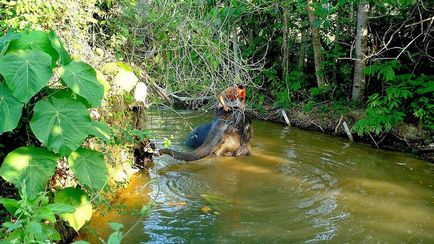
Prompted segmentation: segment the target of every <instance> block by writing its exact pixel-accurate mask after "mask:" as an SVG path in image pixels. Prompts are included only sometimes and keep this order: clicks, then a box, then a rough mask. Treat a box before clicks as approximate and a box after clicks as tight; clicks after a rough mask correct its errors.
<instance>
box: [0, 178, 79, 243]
mask: <svg viewBox="0 0 434 244" xmlns="http://www.w3.org/2000/svg"><path fill="white" fill-rule="evenodd" d="M20 184H21V187H20V191H19V193H20V196H21V199H20V200H16V199H11V198H1V199H0V204H2V205H3V206H4V207H5V208H6V210H7V211H8V212H9V213H10V215H11V216H12V219H11V220H10V221H6V222H4V223H3V224H2V227H1V233H3V234H0V237H1V235H6V241H7V242H9V243H14V242H15V243H33V242H39V243H42V242H45V241H46V240H54V241H59V240H60V239H61V237H60V234H59V232H57V230H56V229H55V228H54V225H55V223H56V215H61V214H66V213H72V212H74V211H76V209H75V208H74V207H73V206H71V205H69V204H65V203H49V198H48V196H47V194H46V192H40V193H38V194H37V195H36V196H35V197H34V198H30V197H29V196H28V195H27V192H28V190H26V185H27V184H26V181H25V180H23V181H22V182H21V183H20ZM28 185H31V184H28ZM2 238H5V236H3V237H2Z"/></svg>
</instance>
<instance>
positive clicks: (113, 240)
mask: <svg viewBox="0 0 434 244" xmlns="http://www.w3.org/2000/svg"><path fill="white" fill-rule="evenodd" d="M109 226H110V228H111V229H112V230H114V232H113V233H111V235H110V236H109V238H108V240H107V244H120V243H121V241H122V237H123V235H122V232H121V230H122V228H124V225H123V224H119V223H109Z"/></svg>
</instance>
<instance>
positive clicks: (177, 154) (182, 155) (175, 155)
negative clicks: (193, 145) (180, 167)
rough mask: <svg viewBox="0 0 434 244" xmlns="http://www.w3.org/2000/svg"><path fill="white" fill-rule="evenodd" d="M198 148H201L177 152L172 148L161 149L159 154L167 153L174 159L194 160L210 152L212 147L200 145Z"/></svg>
mask: <svg viewBox="0 0 434 244" xmlns="http://www.w3.org/2000/svg"><path fill="white" fill-rule="evenodd" d="M198 149H201V150H194V151H192V152H188V153H185V152H178V151H175V150H173V149H161V150H160V154H167V155H170V156H172V157H173V158H175V159H178V160H183V161H195V160H199V159H201V158H204V157H206V156H208V155H210V154H211V153H212V147H207V148H206V149H205V148H203V147H200V148H198Z"/></svg>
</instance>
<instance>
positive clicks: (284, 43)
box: [282, 7, 289, 82]
mask: <svg viewBox="0 0 434 244" xmlns="http://www.w3.org/2000/svg"><path fill="white" fill-rule="evenodd" d="M288 30H289V29H288V8H287V7H283V29H282V39H283V41H282V68H283V69H282V73H283V75H282V77H283V80H284V81H285V82H286V81H287V76H288V70H289V47H288V45H289V43H288Z"/></svg>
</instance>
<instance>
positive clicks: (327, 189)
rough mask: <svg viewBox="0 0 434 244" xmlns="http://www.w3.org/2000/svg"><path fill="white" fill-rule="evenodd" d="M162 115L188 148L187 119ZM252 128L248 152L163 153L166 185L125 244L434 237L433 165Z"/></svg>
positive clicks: (306, 135) (303, 134)
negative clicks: (178, 156)
mask: <svg viewBox="0 0 434 244" xmlns="http://www.w3.org/2000/svg"><path fill="white" fill-rule="evenodd" d="M159 113H160V114H158V113H153V114H151V116H150V119H149V123H148V125H149V127H150V128H151V129H152V130H154V131H155V132H156V134H157V136H158V137H159V138H162V137H168V138H169V137H170V136H171V135H173V137H174V140H173V146H174V147H175V148H177V149H181V150H186V148H185V147H184V146H183V144H182V141H183V138H184V136H185V135H186V134H187V133H188V126H186V125H185V121H184V120H183V119H180V118H179V117H178V116H177V115H175V114H173V113H170V112H169V111H164V112H159ZM183 115H184V116H190V114H189V113H183ZM208 119H210V118H209V117H205V118H203V117H195V118H193V119H187V121H189V122H191V123H192V126H193V127H194V126H196V125H198V124H200V123H203V122H206V120H208ZM254 129H255V135H254V139H253V143H252V155H251V156H248V157H237V158H225V157H221V158H217V157H208V158H205V159H203V160H200V161H197V162H195V163H180V162H179V161H176V160H174V159H172V158H170V157H160V158H158V159H157V160H156V162H155V168H153V169H151V171H150V178H152V179H157V180H158V182H159V183H158V186H157V185H153V186H152V188H151V190H150V192H149V195H150V196H151V197H156V196H157V192H158V191H159V192H160V193H159V195H158V199H157V203H158V204H157V207H156V209H155V211H154V212H153V213H152V215H151V216H150V217H149V218H148V219H146V221H144V223H143V225H142V227H143V228H141V229H140V230H137V231H133V232H132V233H130V236H128V237H127V238H128V242H127V243H130V242H133V243H137V242H140V241H142V242H150V243H173V242H176V243H182V242H267V243H268V242H280V241H282V242H283V241H285V242H288V241H291V242H318V241H323V240H332V241H335V242H386V241H387V242H403V241H404V242H409V241H410V242H414V241H417V242H428V243H432V242H433V241H434V232H432V230H434V219H433V215H434V214H433V213H434V189H433V185H434V180H433V179H434V178H433V176H434V170H433V169H434V167H433V166H432V165H429V164H427V163H426V162H424V161H420V160H417V159H415V158H414V157H413V156H412V155H409V154H403V153H395V152H387V151H382V150H376V149H373V148H369V147H366V146H362V145H357V144H350V143H348V141H347V140H345V139H341V138H333V137H330V136H324V135H322V134H319V133H315V132H307V131H302V130H298V129H295V128H290V127H282V126H280V125H275V124H271V123H266V122H260V121H255V123H254ZM159 146H161V145H159ZM143 177H144V176H143ZM125 200H126V201H127V202H128V201H129V199H125ZM122 218H123V217H122ZM105 221H109V220H107V219H106V220H105ZM116 221H119V219H117V220H116ZM122 221H123V222H125V221H126V222H128V221H131V220H130V219H128V218H126V219H122ZM93 223H94V224H95V223H96V224H98V223H97V222H95V219H94V220H93ZM100 224H101V222H100Z"/></svg>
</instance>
